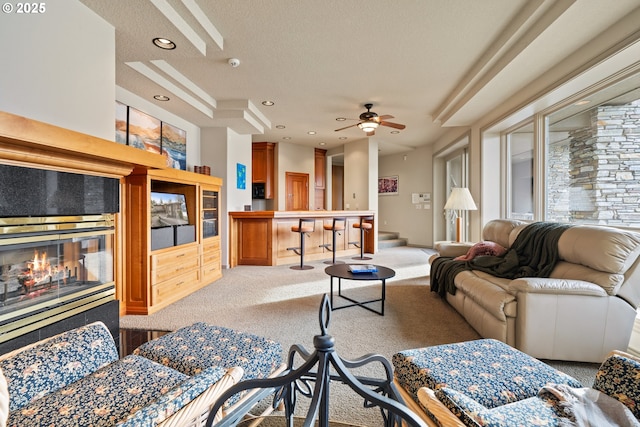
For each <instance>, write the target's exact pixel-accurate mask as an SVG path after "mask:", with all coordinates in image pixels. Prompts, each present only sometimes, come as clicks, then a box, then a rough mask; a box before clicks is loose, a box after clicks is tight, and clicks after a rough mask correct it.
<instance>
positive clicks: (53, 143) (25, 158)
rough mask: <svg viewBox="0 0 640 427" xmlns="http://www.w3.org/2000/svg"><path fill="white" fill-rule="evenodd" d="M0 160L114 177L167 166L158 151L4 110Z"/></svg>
mask: <svg viewBox="0 0 640 427" xmlns="http://www.w3.org/2000/svg"><path fill="white" fill-rule="evenodd" d="M114 132H115V130H114ZM0 160H2V161H3V163H5V164H16V165H22V166H25V165H31V166H34V167H35V166H40V167H42V168H45V169H56V170H62V171H68V172H87V173H94V174H96V173H97V174H100V175H108V176H113V177H123V176H127V175H129V174H130V173H131V172H132V171H133V170H134V169H136V168H146V169H151V168H153V169H161V168H165V167H166V160H165V158H164V157H163V156H161V155H159V154H154V153H150V152H147V151H144V150H139V149H136V148H133V147H129V146H127V145H123V144H118V143H117V142H114V141H109V140H106V139H102V138H97V137H94V136H90V135H86V134H83V133H80V132H76V131H72V130H69V129H64V128H61V127H57V126H54V125H51V124H47V123H43V122H39V121H36V120H32V119H28V118H26V117H22V116H17V115H14V114H10V113H6V112H2V111H0Z"/></svg>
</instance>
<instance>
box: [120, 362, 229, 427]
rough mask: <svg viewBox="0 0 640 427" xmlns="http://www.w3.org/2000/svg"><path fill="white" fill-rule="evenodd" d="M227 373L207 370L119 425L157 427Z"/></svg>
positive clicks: (121, 426) (124, 426) (220, 370)
mask: <svg viewBox="0 0 640 427" xmlns="http://www.w3.org/2000/svg"><path fill="white" fill-rule="evenodd" d="M225 372H226V369H224V368H221V367H219V366H212V367H211V368H207V369H205V370H204V371H202V372H200V373H199V374H197V375H195V376H193V377H189V379H187V380H186V381H184V382H183V383H181V384H178V385H177V386H175V387H174V388H173V389H171V390H169V391H168V392H166V393H164V394H163V395H162V396H160V397H159V398H158V399H157V400H156V401H155V402H153V403H151V404H149V405H146V406H144V407H142V408H140V409H139V410H138V411H136V412H135V413H134V414H133V415H130V416H129V417H128V418H127V419H126V420H124V421H122V422H120V423H118V424H117V425H118V426H119V427H148V426H153V425H156V424H157V423H160V422H162V421H164V420H165V419H167V418H169V417H170V416H172V415H173V414H175V413H176V412H178V411H179V410H180V409H182V408H183V407H185V406H186V405H187V404H189V403H191V402H192V401H193V400H194V399H195V398H197V397H198V396H199V395H200V394H202V393H203V392H204V391H206V390H207V389H208V388H209V387H211V386H212V385H213V384H215V383H216V382H218V380H220V378H222V376H223V375H224V374H225Z"/></svg>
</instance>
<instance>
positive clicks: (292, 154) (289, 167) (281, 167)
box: [274, 142, 316, 211]
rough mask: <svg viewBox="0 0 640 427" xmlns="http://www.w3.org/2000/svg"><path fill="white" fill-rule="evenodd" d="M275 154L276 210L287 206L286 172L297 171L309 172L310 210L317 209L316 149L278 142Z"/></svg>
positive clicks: (281, 209)
mask: <svg viewBox="0 0 640 427" xmlns="http://www.w3.org/2000/svg"><path fill="white" fill-rule="evenodd" d="M274 156H276V159H274V168H275V170H276V174H277V175H276V179H275V181H276V182H275V183H274V185H275V186H276V187H277V190H276V195H275V197H276V198H277V205H276V206H274V210H280V211H283V210H285V209H286V206H287V203H286V202H287V199H286V197H287V195H286V191H285V188H286V179H285V176H286V172H297V173H306V174H309V210H311V211H312V210H315V206H314V205H313V202H314V187H315V185H314V183H315V179H316V175H315V150H314V148H313V147H305V146H302V145H296V144H291V143H288V142H278V144H277V147H276V150H275V153H274Z"/></svg>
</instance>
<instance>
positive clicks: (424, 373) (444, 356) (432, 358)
mask: <svg viewBox="0 0 640 427" xmlns="http://www.w3.org/2000/svg"><path fill="white" fill-rule="evenodd" d="M392 362H393V366H394V370H395V377H396V381H397V382H398V384H399V385H400V386H402V387H403V388H404V389H405V390H406V391H407V392H408V394H409V395H410V396H411V397H413V399H414V400H416V402H417V401H418V397H417V393H418V390H419V389H420V388H421V387H428V388H430V389H432V390H434V391H435V392H436V396H437V397H438V398H439V399H440V400H441V401H442V402H443V403H444V404H445V406H447V407H449V409H451V410H452V412H454V413H456V415H458V416H459V417H460V416H461V414H462V413H464V412H465V411H466V412H468V413H476V414H477V413H479V412H482V411H483V410H485V409H486V410H493V411H491V415H492V416H497V417H503V416H507V417H514V416H515V414H514V413H510V409H511V408H513V409H516V408H514V407H513V406H510V405H509V404H511V403H514V402H520V401H523V402H522V403H523V404H522V405H519V406H518V408H519V409H518V411H522V410H524V409H525V408H527V407H528V409H527V411H525V412H528V413H532V412H533V413H535V412H538V414H541V413H540V412H539V411H540V410H542V409H544V408H545V403H544V401H543V400H541V399H538V398H537V397H536V396H537V395H538V392H539V391H540V389H541V388H542V387H543V386H544V385H545V384H547V383H555V384H567V385H569V386H571V387H582V384H580V382H578V381H577V380H576V379H574V378H573V377H571V376H569V375H567V374H564V373H562V372H560V371H558V370H556V369H554V368H552V367H551V366H549V365H547V364H545V363H543V362H541V361H539V360H537V359H535V358H533V357H531V356H529V355H527V354H525V353H523V352H521V351H519V350H517V349H515V348H513V347H511V346H509V345H507V344H504V343H503V342H500V341H497V340H493V339H480V340H475V341H467V342H461V343H454V344H445V345H439V346H433V347H426V348H418V349H413V350H405V351H401V352H399V353H396V354H395V355H394V356H393V358H392ZM530 398H533V399H531V400H530V401H529V402H528V403H526V404H525V402H524V401H525V400H529V399H530ZM531 405H533V406H531ZM494 409H495V410H494ZM547 409H548V410H549V408H548V407H547ZM505 411H506V412H505ZM503 412H504V413H503ZM488 413H489V411H487V414H488ZM507 413H508V415H507ZM548 415H549V416H550V417H551V418H555V417H554V416H553V414H548ZM512 419H513V418H512ZM462 421H463V422H464V421H465V420H462ZM499 424H500V423H498V424H496V425H499ZM468 425H469V424H468ZM472 425H474V424H472Z"/></svg>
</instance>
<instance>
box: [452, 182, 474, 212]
mask: <svg viewBox="0 0 640 427" xmlns="http://www.w3.org/2000/svg"><path fill="white" fill-rule="evenodd" d="M444 208H445V209H451V210H456V211H475V210H476V209H478V208H477V207H476V204H475V202H474V201H473V197H471V193H470V192H469V189H468V188H464V187H456V188H453V189H452V190H451V194H450V195H449V198H448V199H447V203H446V204H445V205H444Z"/></svg>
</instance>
